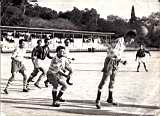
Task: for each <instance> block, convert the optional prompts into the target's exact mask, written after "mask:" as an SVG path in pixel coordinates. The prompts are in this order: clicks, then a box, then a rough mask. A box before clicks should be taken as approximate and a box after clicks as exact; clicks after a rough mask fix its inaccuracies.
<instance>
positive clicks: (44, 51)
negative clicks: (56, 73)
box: [27, 39, 52, 88]
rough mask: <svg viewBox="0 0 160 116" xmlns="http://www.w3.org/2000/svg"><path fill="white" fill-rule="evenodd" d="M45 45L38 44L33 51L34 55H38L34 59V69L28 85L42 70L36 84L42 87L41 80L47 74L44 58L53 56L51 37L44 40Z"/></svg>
mask: <svg viewBox="0 0 160 116" xmlns="http://www.w3.org/2000/svg"><path fill="white" fill-rule="evenodd" d="M44 44H45V45H44V46H40V45H38V46H37V47H36V48H35V51H34V50H33V51H34V52H33V57H34V56H36V58H35V60H34V63H33V64H34V71H33V72H32V73H31V76H30V77H29V79H28V81H27V85H29V82H31V81H32V79H33V78H34V77H35V76H36V75H37V74H38V72H39V71H41V72H42V74H41V75H40V76H39V78H38V80H37V82H36V83H35V84H34V85H35V86H36V87H38V88H41V87H40V86H39V82H40V80H41V79H42V77H44V76H45V69H44V68H43V66H44V64H43V63H42V62H43V60H44V59H45V58H46V57H48V58H49V59H52V56H51V55H50V50H49V47H48V45H49V39H45V40H44Z"/></svg>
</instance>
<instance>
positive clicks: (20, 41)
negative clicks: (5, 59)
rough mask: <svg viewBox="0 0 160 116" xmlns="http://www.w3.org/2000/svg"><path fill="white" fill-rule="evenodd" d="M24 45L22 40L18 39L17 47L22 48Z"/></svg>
mask: <svg viewBox="0 0 160 116" xmlns="http://www.w3.org/2000/svg"><path fill="white" fill-rule="evenodd" d="M24 46H25V44H24V40H23V39H20V40H19V47H20V48H24Z"/></svg>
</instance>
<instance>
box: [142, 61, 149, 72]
mask: <svg viewBox="0 0 160 116" xmlns="http://www.w3.org/2000/svg"><path fill="white" fill-rule="evenodd" d="M143 66H144V69H145V71H146V72H148V69H147V67H146V64H145V62H143Z"/></svg>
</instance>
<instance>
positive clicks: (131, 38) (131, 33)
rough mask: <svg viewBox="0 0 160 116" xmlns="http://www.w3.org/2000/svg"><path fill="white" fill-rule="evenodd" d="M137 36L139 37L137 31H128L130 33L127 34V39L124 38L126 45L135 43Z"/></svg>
mask: <svg viewBox="0 0 160 116" xmlns="http://www.w3.org/2000/svg"><path fill="white" fill-rule="evenodd" d="M136 35H137V32H136V30H131V31H128V32H127V33H126V34H125V37H124V41H125V43H126V44H131V43H132V42H134V40H135V37H136Z"/></svg>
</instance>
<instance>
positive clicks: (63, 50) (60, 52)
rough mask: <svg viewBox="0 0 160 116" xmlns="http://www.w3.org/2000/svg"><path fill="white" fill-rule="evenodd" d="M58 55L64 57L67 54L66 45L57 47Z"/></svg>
mask: <svg viewBox="0 0 160 116" xmlns="http://www.w3.org/2000/svg"><path fill="white" fill-rule="evenodd" d="M56 52H57V56H58V57H62V56H64V54H65V47H64V46H58V47H57V48H56Z"/></svg>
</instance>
